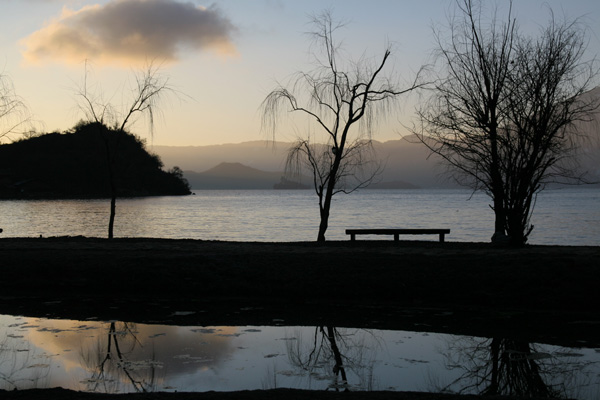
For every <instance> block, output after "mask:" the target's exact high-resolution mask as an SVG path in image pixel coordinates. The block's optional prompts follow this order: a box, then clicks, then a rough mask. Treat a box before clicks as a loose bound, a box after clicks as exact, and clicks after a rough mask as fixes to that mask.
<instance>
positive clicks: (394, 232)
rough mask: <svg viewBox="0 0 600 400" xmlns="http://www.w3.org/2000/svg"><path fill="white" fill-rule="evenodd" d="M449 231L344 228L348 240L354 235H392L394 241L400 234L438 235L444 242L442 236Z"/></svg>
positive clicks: (353, 238)
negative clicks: (348, 236)
mask: <svg viewBox="0 0 600 400" xmlns="http://www.w3.org/2000/svg"><path fill="white" fill-rule="evenodd" d="M449 233H450V229H346V235H350V240H356V235H394V241H396V242H397V241H399V240H400V235H430V234H431V235H439V236H440V242H444V236H445V235H447V234H449Z"/></svg>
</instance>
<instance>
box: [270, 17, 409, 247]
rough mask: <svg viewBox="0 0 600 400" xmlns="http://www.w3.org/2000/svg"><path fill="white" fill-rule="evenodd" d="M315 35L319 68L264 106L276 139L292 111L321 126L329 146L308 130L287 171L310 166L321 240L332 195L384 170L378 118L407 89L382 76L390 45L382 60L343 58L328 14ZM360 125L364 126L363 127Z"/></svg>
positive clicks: (362, 184) (293, 151) (276, 92)
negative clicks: (377, 154) (376, 146)
mask: <svg viewBox="0 0 600 400" xmlns="http://www.w3.org/2000/svg"><path fill="white" fill-rule="evenodd" d="M312 23H313V25H314V27H315V30H314V32H312V37H313V39H314V40H315V43H316V44H317V45H318V49H320V50H321V52H313V56H314V59H315V62H316V64H317V68H316V69H315V70H313V71H311V72H300V73H298V74H297V75H296V77H295V79H294V80H293V81H292V82H290V84H289V85H288V86H287V87H286V86H279V87H277V88H276V89H275V90H273V91H272V92H271V93H269V94H268V95H267V97H266V98H265V100H264V101H263V103H262V106H261V108H262V115H263V128H266V129H267V131H269V132H270V133H271V134H272V135H275V134H276V132H277V121H278V120H279V118H280V117H281V116H282V114H283V112H284V111H285V112H287V111H293V112H294V113H298V114H301V115H303V116H304V117H306V118H307V119H308V120H310V121H311V122H313V123H315V124H316V127H317V130H318V132H320V133H321V135H317V137H319V136H322V137H324V138H325V139H324V140H325V141H326V143H325V144H319V143H315V140H314V138H311V133H310V131H309V132H306V133H305V134H304V135H303V136H301V137H300V138H298V140H297V141H296V143H295V144H294V145H293V146H292V147H291V149H290V151H289V153H288V158H287V165H286V171H287V173H288V174H289V173H292V174H297V173H299V172H300V171H301V170H302V169H304V168H306V169H308V171H309V174H310V175H311V176H312V178H313V184H314V188H315V191H316V194H317V196H318V198H319V211H320V225H319V233H318V236H317V240H318V241H324V240H325V232H326V230H327V227H328V223H329V214H330V209H331V200H332V197H333V196H334V195H335V194H337V193H340V192H343V193H349V192H352V191H354V190H356V189H359V188H362V187H365V186H367V185H368V184H369V183H370V182H371V181H372V180H373V178H374V177H375V176H376V174H377V173H378V172H379V169H380V168H379V166H378V164H377V163H376V162H375V161H374V158H373V157H372V154H371V153H372V151H373V149H372V146H371V143H372V142H371V138H372V136H373V132H374V128H375V125H376V122H377V120H378V118H380V117H383V116H384V115H385V113H386V112H387V111H390V110H391V106H392V104H393V103H394V102H395V101H396V100H397V99H398V97H399V96H400V95H401V94H403V93H406V92H408V91H411V90H413V89H415V88H416V87H417V84H416V80H415V82H414V83H412V84H411V85H409V86H408V87H407V88H405V89H399V87H398V86H399V85H397V84H395V83H393V82H392V81H391V80H390V78H389V77H386V76H385V75H384V73H383V70H384V67H385V66H386V63H387V62H388V61H389V58H390V56H391V49H390V48H389V47H388V48H386V50H385V51H384V53H383V56H382V57H381V59H380V61H379V62H371V60H361V61H359V62H351V61H348V60H344V59H343V57H342V56H341V54H342V51H341V48H340V46H339V44H338V43H337V42H336V41H335V39H334V34H335V33H336V32H337V30H338V29H339V28H341V27H342V25H341V24H337V23H336V22H335V21H334V20H333V18H332V15H331V14H330V13H329V12H325V13H323V14H321V15H319V16H317V17H314V18H313V20H312ZM359 122H360V124H359Z"/></svg>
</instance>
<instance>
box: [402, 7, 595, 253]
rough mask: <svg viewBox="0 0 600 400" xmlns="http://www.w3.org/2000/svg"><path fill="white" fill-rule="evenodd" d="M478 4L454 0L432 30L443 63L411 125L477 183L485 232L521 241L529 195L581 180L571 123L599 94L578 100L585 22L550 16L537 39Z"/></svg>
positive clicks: (586, 76)
mask: <svg viewBox="0 0 600 400" xmlns="http://www.w3.org/2000/svg"><path fill="white" fill-rule="evenodd" d="M482 4H483V3H479V2H477V1H473V0H457V6H458V10H459V16H457V17H456V18H454V19H451V21H450V27H449V32H437V33H436V39H437V47H438V53H437V54H438V61H439V62H440V64H441V69H440V72H439V75H438V76H437V77H436V80H435V82H436V83H435V85H434V87H433V91H432V95H431V97H430V99H429V101H428V102H427V103H425V104H424V105H423V106H422V107H421V108H420V109H419V110H418V116H419V119H420V126H419V127H416V128H415V129H414V130H413V132H414V133H416V134H417V135H418V136H419V138H420V139H421V141H422V142H423V143H425V144H426V145H427V146H428V147H429V148H430V149H431V151H432V152H433V153H435V154H438V155H440V156H441V157H442V158H443V159H444V160H445V161H446V162H447V163H448V165H449V166H450V167H451V169H452V170H453V171H454V172H455V173H454V174H453V176H454V178H455V179H456V180H457V182H459V183H461V184H463V185H467V186H469V187H471V188H472V189H473V190H483V191H484V192H485V193H487V194H488V195H489V196H490V197H491V199H492V202H493V205H492V209H493V210H494V213H495V227H494V236H493V238H492V240H494V241H495V240H498V241H507V239H506V236H508V237H509V240H510V242H511V243H513V244H517V245H521V244H524V243H525V242H526V241H527V237H528V236H529V234H530V233H531V230H532V229H533V226H532V225H531V224H530V217H531V213H532V211H533V206H534V203H535V198H536V196H537V194H538V193H539V192H540V191H541V190H542V189H544V187H545V186H546V185H547V184H548V183H551V182H556V181H559V180H565V179H566V180H569V181H571V182H577V181H579V182H581V181H582V176H581V175H579V174H578V171H577V169H576V168H575V167H574V165H572V164H569V163H567V162H566V160H567V159H568V158H569V157H570V156H572V155H573V152H574V150H575V149H576V146H575V141H574V138H575V136H576V135H577V132H576V131H575V129H574V125H573V122H574V121H576V120H581V119H585V118H587V117H588V116H589V115H590V112H591V111H592V110H593V109H594V108H596V107H597V106H598V100H583V97H582V96H581V95H582V94H584V92H586V91H587V90H588V89H589V88H590V85H591V83H592V80H593V79H594V77H595V76H596V73H595V71H594V69H593V67H594V66H593V63H592V62H586V61H584V59H583V57H584V52H585V49H586V48H585V43H586V41H585V31H584V30H583V29H581V27H580V25H579V24H578V23H577V22H573V23H571V22H564V23H558V22H557V21H556V20H555V19H554V17H552V18H551V20H550V23H549V25H548V27H546V28H543V29H542V31H541V33H540V35H539V36H538V37H537V38H529V37H527V36H525V35H523V34H520V33H519V32H518V28H517V22H516V20H515V19H514V18H513V16H512V11H511V9H512V7H511V6H510V7H509V10H508V14H507V17H506V21H504V22H501V21H499V20H497V19H496V17H494V18H493V19H492V20H491V21H490V22H489V23H486V22H485V21H484V18H483V17H482V9H481V8H482Z"/></svg>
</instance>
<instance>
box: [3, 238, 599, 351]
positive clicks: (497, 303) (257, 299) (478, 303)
mask: <svg viewBox="0 0 600 400" xmlns="http://www.w3.org/2000/svg"><path fill="white" fill-rule="evenodd" d="M0 254H1V257H2V266H1V267H0V268H1V270H2V276H3V279H2V281H1V283H0V289H1V290H2V293H3V294H2V297H3V301H2V305H1V306H0V312H1V313H5V314H23V315H30V316H50V317H59V318H73V319H84V318H89V317H97V318H100V319H119V320H127V321H136V322H160V323H165V324H191V325H246V324H253V325H257V324H262V325H265V324H266V325H269V324H272V323H273V320H283V321H284V323H286V324H290V325H323V324H328V325H329V324H333V325H336V326H355V327H372V328H382V329H415V328H416V327H421V329H420V330H422V329H423V327H425V329H430V330H437V331H451V332H454V333H466V334H478V335H485V334H488V335H489V334H502V335H531V336H535V337H536V338H538V339H544V340H545V341H548V342H551V341H564V342H568V341H571V340H577V341H580V340H585V341H589V342H590V343H591V342H596V341H598V337H600V335H598V332H599V330H600V328H599V325H600V324H598V322H599V321H600V319H599V318H600V317H598V316H597V309H598V305H599V303H600V301H599V300H598V298H599V296H597V287H598V283H599V282H600V269H599V268H598V267H597V260H598V259H600V247H568V246H564V247H560V246H527V247H525V248H521V249H505V248H495V247H492V246H491V245H489V244H483V243H437V242H400V243H393V242H391V241H387V242H380V241H378V242H356V243H350V242H330V243H326V244H324V245H320V244H316V243H236V242H211V241H197V240H161V239H116V240H112V241H109V240H105V239H91V238H48V239H2V240H0ZM174 310H178V311H182V310H185V311H194V314H190V315H187V316H177V317H173V313H174ZM549 328H551V329H549ZM492 329H493V332H492ZM417 330H419V329H417Z"/></svg>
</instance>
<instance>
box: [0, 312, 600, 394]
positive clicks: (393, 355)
mask: <svg viewBox="0 0 600 400" xmlns="http://www.w3.org/2000/svg"><path fill="white" fill-rule="evenodd" d="M181 313H185V312H178V313H175V315H174V318H175V319H176V318H177V314H181ZM496 345H497V346H496ZM582 346H585V345H584V344H582ZM492 348H498V349H499V350H498V352H494V351H492ZM494 366H497V367H498V369H497V370H498V376H499V379H500V380H501V381H502V382H503V383H506V384H508V385H511V386H512V387H518V386H519V387H522V388H523V390H525V391H526V393H527V394H529V395H533V394H537V395H538V396H539V395H540V394H541V393H547V394H553V395H557V396H560V397H568V398H578V399H598V398H600V349H593V348H585V347H581V348H563V347H557V346H551V345H544V344H534V343H528V342H518V341H512V340H507V339H502V338H496V339H494V341H492V340H491V339H487V338H480V337H467V336H456V335H447V334H434V333H422V332H407V331H385V330H359V329H349V328H336V327H322V328H318V327H289V326H288V327H286V326H242V327H236V326H223V327H203V326H195V327H194V326H164V325H145V324H134V323H124V322H117V321H109V322H99V321H92V320H88V321H69V320H49V319H39V318H25V317H14V316H8V315H0V389H5V390H12V389H15V388H17V389H29V388H48V387H57V386H60V387H64V388H69V389H73V390H78V391H88V392H108V393H124V392H136V391H175V390H177V391H209V390H217V391H233V390H246V389H269V388H278V387H283V388H300V389H313V390H326V389H327V390H335V389H345V388H349V389H351V390H399V391H440V390H446V391H450V392H465V393H481V392H482V391H484V390H485V389H486V388H487V387H489V386H490V384H491V382H490V381H489V380H488V379H489V377H488V378H486V379H476V378H477V377H482V376H485V375H487V374H489V373H490V372H491V370H492V368H494ZM504 394H506V393H504ZM524 395H525V396H526V394H524ZM540 397H543V396H540Z"/></svg>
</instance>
